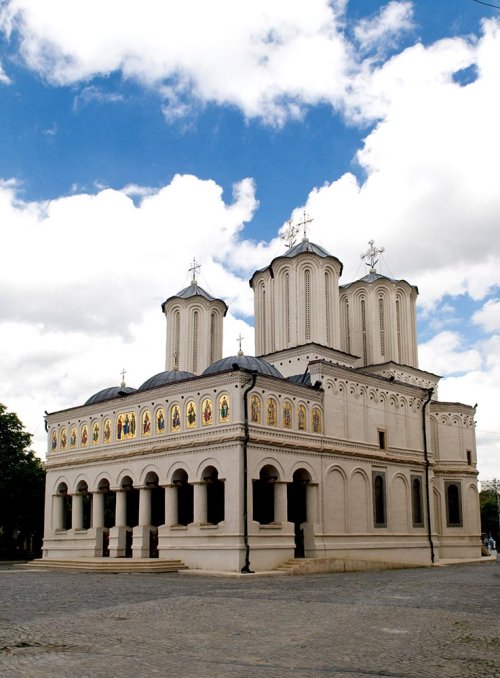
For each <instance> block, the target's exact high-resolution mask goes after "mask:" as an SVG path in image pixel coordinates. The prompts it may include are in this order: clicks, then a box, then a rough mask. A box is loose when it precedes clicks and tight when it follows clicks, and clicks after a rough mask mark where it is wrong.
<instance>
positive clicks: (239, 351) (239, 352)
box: [236, 332, 245, 355]
mask: <svg viewBox="0 0 500 678" xmlns="http://www.w3.org/2000/svg"><path fill="white" fill-rule="evenodd" d="M244 338H245V337H242V336H241V332H240V334H239V336H238V337H236V341H237V342H238V343H239V350H238V355H243V351H242V350H241V342H242V341H243V339H244Z"/></svg>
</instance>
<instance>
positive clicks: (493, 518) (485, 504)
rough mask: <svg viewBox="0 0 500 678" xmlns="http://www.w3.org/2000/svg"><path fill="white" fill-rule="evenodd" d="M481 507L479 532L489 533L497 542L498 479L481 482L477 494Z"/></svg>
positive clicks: (499, 514)
mask: <svg viewBox="0 0 500 678" xmlns="http://www.w3.org/2000/svg"><path fill="white" fill-rule="evenodd" d="M479 504H480V507H481V532H482V533H484V534H486V535H487V536H488V537H489V536H490V535H491V536H492V537H493V539H495V541H496V542H497V543H498V537H499V536H500V535H499V518H500V480H497V479H496V478H493V480H486V481H483V482H482V483H481V492H480V494H479Z"/></svg>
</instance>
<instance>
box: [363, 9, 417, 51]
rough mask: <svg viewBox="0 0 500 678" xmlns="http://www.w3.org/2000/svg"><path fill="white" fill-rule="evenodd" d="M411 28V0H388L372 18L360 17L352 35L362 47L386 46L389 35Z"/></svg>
mask: <svg viewBox="0 0 500 678" xmlns="http://www.w3.org/2000/svg"><path fill="white" fill-rule="evenodd" d="M411 28H413V6H412V3H411V2H395V1H394V0H392V2H389V3H388V4H387V5H385V6H383V7H381V8H380V10H379V12H378V13H377V15H376V16H375V17H374V18H373V19H371V20H370V19H361V20H360V21H359V22H358V24H357V25H356V27H355V29H354V36H355V38H356V40H357V42H358V43H359V46H360V47H361V48H362V49H365V50H366V49H371V48H372V47H376V48H381V47H384V48H387V44H388V43H389V44H390V43H391V42H392V41H391V36H394V37H397V36H399V35H400V34H401V32H402V31H408V30H410V29H411Z"/></svg>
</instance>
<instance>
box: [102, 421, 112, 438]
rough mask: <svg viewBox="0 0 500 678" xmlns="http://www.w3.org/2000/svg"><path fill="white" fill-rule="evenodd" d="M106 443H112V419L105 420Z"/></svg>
mask: <svg viewBox="0 0 500 678" xmlns="http://www.w3.org/2000/svg"><path fill="white" fill-rule="evenodd" d="M103 438H104V443H110V442H111V419H105V421H104V436H103Z"/></svg>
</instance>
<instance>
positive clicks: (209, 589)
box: [0, 563, 500, 678]
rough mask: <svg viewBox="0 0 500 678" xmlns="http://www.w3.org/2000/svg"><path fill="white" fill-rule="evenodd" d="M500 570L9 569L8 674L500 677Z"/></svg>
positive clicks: (2, 610) (2, 651)
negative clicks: (212, 572)
mask: <svg viewBox="0 0 500 678" xmlns="http://www.w3.org/2000/svg"><path fill="white" fill-rule="evenodd" d="M499 570H500V568H499V567H498V566H497V565H495V564H494V563H491V564H489V563H488V564H485V563H482V564H475V565H459V566H453V567H445V568H426V569H415V570H397V571H396V570H391V571H385V572H359V573H350V574H325V575H313V576H304V577H291V576H279V577H267V578H266V577H252V576H249V577H247V578H244V579H242V578H240V579H231V578H222V577H205V576H199V577H194V576H191V577H189V576H185V575H184V576H183V575H179V574H149V575H144V574H119V575H113V574H90V573H70V572H48V571H36V570H30V571H28V570H22V569H17V568H15V567H14V568H0V605H1V607H0V675H2V676H3V677H5V678H11V677H18V676H22V677H23V678H25V677H32V676H33V677H35V678H38V677H43V678H45V677H47V678H49V677H52V676H57V677H58V678H65V677H66V676H81V677H87V676H88V677H89V678H90V676H92V677H98V678H99V677H101V676H102V677H106V678H109V677H114V676H117V677H118V676H120V677H123V678H128V677H134V678H137V677H138V676H150V675H159V676H175V677H176V678H177V677H178V676H179V677H183V678H184V677H191V676H193V677H194V676H196V677H197V678H199V677H202V678H203V677H205V676H208V677H210V678H211V677H214V678H220V677H226V676H228V677H233V676H234V677H237V678H240V677H245V678H247V677H251V678H253V677H255V676H263V677H266V678H282V677H283V678H284V677H288V676H292V677H293V678H295V677H298V676H300V677H302V676H303V677H304V678H309V677H311V678H312V677H314V678H317V677H318V676H336V677H338V678H356V677H357V676H360V677H366V676H369V677H370V676H389V677H390V678H417V677H419V678H422V677H428V676H433V677H434V676H438V677H439V678H441V677H443V678H448V677H460V678H462V677H464V678H465V677H474V678H476V677H480V676H481V677H482V676H500V637H499V636H500V592H499V591H500V575H499Z"/></svg>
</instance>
